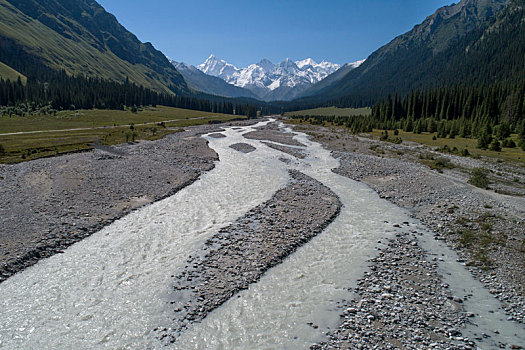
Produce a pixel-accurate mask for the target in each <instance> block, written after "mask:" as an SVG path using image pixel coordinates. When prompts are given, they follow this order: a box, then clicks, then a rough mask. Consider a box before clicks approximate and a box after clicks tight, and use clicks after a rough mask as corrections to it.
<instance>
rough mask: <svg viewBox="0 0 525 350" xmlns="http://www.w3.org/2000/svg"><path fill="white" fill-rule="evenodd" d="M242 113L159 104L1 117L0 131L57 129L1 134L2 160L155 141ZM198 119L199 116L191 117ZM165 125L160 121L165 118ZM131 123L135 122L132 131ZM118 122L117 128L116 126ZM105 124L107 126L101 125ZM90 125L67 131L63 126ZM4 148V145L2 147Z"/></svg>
mask: <svg viewBox="0 0 525 350" xmlns="http://www.w3.org/2000/svg"><path fill="white" fill-rule="evenodd" d="M238 117H239V116H234V115H224V114H215V113H208V112H200V111H191V110H185V109H180V108H172V107H164V106H158V107H155V108H145V109H143V110H141V111H138V112H137V113H131V112H130V111H113V110H80V111H63V112H59V113H58V114H57V115H56V116H41V117H39V116H31V117H11V118H9V117H1V118H0V133H7V132H19V131H35V130H57V131H48V132H43V133H32V134H17V135H0V145H2V147H3V149H4V152H2V153H1V154H0V163H17V162H22V161H26V160H32V159H37V158H42V157H48V156H53V155H57V154H63V153H67V152H77V151H82V150H88V149H91V148H93V146H92V145H93V144H104V145H115V144H119V143H124V142H127V141H130V140H131V134H132V133H133V131H134V132H135V133H136V138H135V139H136V140H155V139H159V138H162V137H164V136H166V135H167V134H170V133H174V132H178V131H180V130H181V129H178V128H182V127H186V126H190V125H200V124H208V123H209V122H211V121H228V120H232V119H236V118H238ZM192 118H199V119H192ZM167 120H172V121H171V122H168V123H165V127H162V126H160V125H157V124H146V125H145V124H144V123H160V122H162V121H167ZM129 124H134V126H133V130H132V129H130V127H129ZM115 125H116V127H115ZM101 127H104V128H101ZM74 128H88V129H86V130H73V131H66V130H64V129H74ZM0 149H1V148H0Z"/></svg>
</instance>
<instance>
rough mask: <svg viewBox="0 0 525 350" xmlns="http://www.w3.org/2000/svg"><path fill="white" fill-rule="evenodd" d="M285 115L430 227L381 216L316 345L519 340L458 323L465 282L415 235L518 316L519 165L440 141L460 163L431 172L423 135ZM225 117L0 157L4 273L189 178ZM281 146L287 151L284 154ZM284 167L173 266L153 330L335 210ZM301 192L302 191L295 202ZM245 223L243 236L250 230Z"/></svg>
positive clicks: (513, 320) (319, 188)
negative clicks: (371, 251)
mask: <svg viewBox="0 0 525 350" xmlns="http://www.w3.org/2000/svg"><path fill="white" fill-rule="evenodd" d="M236 123H239V124H246V123H248V122H236ZM293 128H294V130H296V131H300V132H304V133H307V134H309V135H311V137H312V139H313V140H314V141H316V142H319V143H321V144H322V145H323V146H324V147H325V148H326V149H329V150H331V151H332V156H333V157H335V158H338V159H339V161H340V167H339V168H337V169H332V171H333V172H335V173H337V174H340V175H342V176H344V177H348V178H350V179H353V180H356V181H361V182H364V183H366V184H367V185H368V186H370V187H371V188H372V189H373V190H375V191H376V192H377V193H378V194H379V195H380V196H381V197H382V198H385V199H387V200H389V201H391V202H392V203H394V204H396V205H398V206H400V207H402V208H405V209H407V210H408V211H409V213H410V214H411V216H412V217H413V218H414V219H415V220H419V221H420V222H421V223H422V224H423V225H422V226H424V227H425V228H424V229H422V228H421V227H416V226H414V224H413V223H412V222H411V223H409V222H406V223H393V222H391V223H389V225H391V226H392V229H393V230H394V232H395V233H394V235H393V237H392V238H390V239H388V238H387V239H384V240H382V241H383V242H378V244H377V247H376V250H377V256H376V257H374V258H372V259H371V260H370V266H369V271H368V272H366V273H365V275H364V276H363V277H362V279H361V280H359V281H358V282H357V285H349V286H346V287H347V288H348V289H349V290H351V291H353V296H354V297H353V299H351V300H346V301H341V304H340V305H341V313H342V318H341V324H340V326H339V328H337V329H332V330H331V332H330V336H329V340H328V341H327V342H325V343H322V344H317V345H314V346H313V347H312V348H316V349H317V348H323V349H333V348H351V349H354V348H374V346H379V347H380V348H428V347H432V348H439V349H445V348H447V349H473V348H475V346H476V345H475V343H478V342H485V343H486V344H491V345H490V346H494V345H496V346H500V347H510V346H513V347H512V348H514V349H519V348H521V347H523V346H525V344H516V343H514V342H513V343H508V342H505V341H504V340H503V341H501V340H500V339H503V338H501V337H499V336H498V335H499V334H500V333H502V334H505V332H504V330H503V329H498V328H497V327H498V325H494V328H492V333H490V334H488V333H486V332H485V333H484V334H481V333H480V334H478V335H477V336H478V338H476V337H474V338H472V337H470V338H469V337H468V336H465V335H462V329H463V327H465V326H466V325H468V324H469V322H470V320H471V319H472V318H471V317H474V316H475V315H474V314H470V313H469V312H467V311H468V310H466V308H465V306H464V305H465V303H467V302H468V300H469V298H471V295H469V294H468V293H466V294H464V295H458V294H457V293H455V292H453V291H452V288H449V287H450V286H449V285H448V284H447V283H446V282H445V280H446V278H444V277H446V276H443V272H442V271H441V270H440V269H439V268H438V263H439V261H440V260H442V257H441V255H440V253H441V251H440V252H436V251H432V248H431V247H432V244H429V243H425V244H424V239H423V238H422V237H421V236H423V235H424V234H423V231H424V230H427V231H428V232H430V235H431V236H430V237H431V240H432V241H435V240H436V241H440V242H441V241H444V242H446V244H447V245H448V246H449V247H452V248H453V250H455V251H456V252H457V254H458V256H459V257H458V259H457V260H458V262H459V263H464V264H465V265H466V266H468V269H469V270H470V271H471V273H472V274H473V275H474V276H475V277H476V278H477V279H478V280H479V281H481V282H482V283H483V284H484V285H485V287H486V288H487V289H488V291H489V292H490V293H491V294H492V295H493V296H494V297H496V298H498V299H499V300H500V301H501V302H502V303H503V305H504V308H505V311H506V313H507V315H506V317H507V320H506V321H505V322H507V321H508V323H509V324H515V325H517V328H516V329H522V328H519V327H521V325H519V323H522V324H523V323H524V322H525V300H524V295H525V259H524V255H525V226H524V225H523V222H524V221H525V200H524V197H523V186H522V185H523V183H525V170H524V169H523V168H520V167H514V166H511V165H505V164H498V163H485V162H483V161H482V160H474V159H469V158H460V157H455V156H450V155H447V156H446V157H449V158H450V160H451V161H452V162H453V163H454V164H455V168H453V169H448V170H447V169H445V170H444V172H443V173H438V172H437V171H435V170H431V169H430V168H428V166H427V165H424V164H422V163H421V161H420V154H425V156H426V155H427V154H428V153H432V151H431V150H428V149H426V148H423V147H422V146H420V145H416V144H408V145H407V144H401V145H394V144H390V143H385V142H380V141H376V140H371V139H368V138H362V137H356V136H354V135H350V134H348V133H346V132H345V131H344V130H343V129H342V128H339V129H337V128H325V127H319V126H310V125H300V126H293ZM221 130H222V129H221V125H218V126H215V125H214V126H211V125H206V126H198V127H190V128H187V129H186V131H184V132H181V133H177V134H172V135H168V136H166V137H165V138H164V139H162V140H157V141H151V142H150V141H147V142H140V143H138V144H132V145H130V144H124V145H120V146H114V147H105V148H101V149H97V150H95V151H91V152H86V153H79V154H70V155H65V156H61V157H55V158H46V159H39V160H35V161H31V162H26V163H21V164H16V165H0V183H1V184H2V189H3V191H2V192H1V193H0V200H1V201H2V203H3V205H2V207H0V217H1V218H2V221H0V224H1V226H0V282H2V281H3V280H5V279H7V278H8V277H9V276H11V275H13V274H14V273H16V272H18V271H21V270H23V269H25V268H26V267H28V266H30V265H33V264H34V263H36V262H37V261H38V260H40V259H43V258H45V257H48V256H51V255H54V254H56V253H60V252H62V251H63V249H65V248H67V247H68V246H70V245H72V244H73V243H75V242H77V241H79V240H82V239H83V238H84V237H86V236H88V235H90V234H91V233H93V232H95V231H97V230H99V229H101V228H102V227H103V226H106V225H108V224H109V223H111V222H113V221H114V220H116V219H118V218H120V217H122V216H124V215H126V214H127V213H129V212H130V211H132V210H134V209H136V208H139V207H141V206H144V205H146V204H149V203H152V202H154V201H158V200H160V199H162V198H165V197H167V196H169V195H171V194H173V193H175V192H177V191H178V190H179V189H181V188H182V187H184V186H186V185H188V184H190V183H192V182H194V181H195V180H196V179H197V178H198V177H199V176H200V175H201V174H202V173H203V172H206V171H208V170H210V169H212V168H213V167H214V161H216V160H217V158H218V156H217V154H216V153H215V152H214V151H213V150H211V149H210V148H209V147H208V146H207V141H206V140H205V139H203V138H201V137H199V135H200V134H202V133H210V132H214V131H216V132H217V133H216V134H215V136H214V135H213V134H212V135H210V137H218V138H220V137H221V134H220V131H221ZM222 136H224V135H222ZM243 136H244V137H245V139H246V140H249V139H257V140H264V144H265V145H267V146H269V147H270V148H272V149H274V150H278V151H280V152H282V154H283V155H284V154H287V155H291V156H293V158H296V159H297V160H301V159H303V158H304V157H305V156H306V154H305V153H304V151H305V150H302V149H301V143H299V142H297V140H296V139H294V138H293V134H292V133H289V132H284V131H283V129H282V128H279V127H278V126H277V125H276V124H275V123H271V124H269V125H268V126H265V127H262V128H260V129H259V130H256V131H252V132H248V133H246V134H244V135H243ZM234 146H235V147H234ZM231 147H232V148H234V149H236V150H238V151H240V152H243V153H246V156H247V157H249V153H250V152H251V151H252V150H253V149H254V148H253V147H252V146H250V145H249V144H245V143H238V144H236V145H232V146H231ZM436 156H437V155H436ZM439 156H443V155H439ZM280 160H281V161H282V162H285V163H287V162H288V163H289V162H291V160H290V158H289V157H288V158H282V159H281V158H280ZM288 163H287V164H288ZM479 166H483V167H487V168H489V169H491V170H493V172H494V174H495V175H494V176H493V178H492V180H493V181H496V182H497V183H494V184H493V185H491V186H492V187H493V188H499V189H504V191H505V192H506V193H512V194H514V196H510V195H502V194H498V193H496V192H494V191H493V190H482V189H479V188H476V187H474V186H472V185H470V184H469V183H468V179H469V175H468V174H469V169H471V168H473V167H479ZM290 177H291V180H290V182H289V183H288V185H287V186H286V187H284V188H282V189H281V190H279V191H278V192H277V193H276V194H274V196H273V197H272V199H271V200H269V201H266V202H264V203H263V204H261V205H260V206H257V207H256V208H255V209H253V210H252V211H250V212H249V213H248V214H246V215H245V216H243V217H241V218H239V219H238V220H237V221H235V222H234V223H232V224H231V225H230V226H228V227H226V228H224V229H222V230H221V231H220V232H219V233H218V234H217V235H215V236H213V237H212V238H211V239H209V240H208V241H207V243H206V245H204V246H203V247H202V249H201V251H199V252H197V255H196V256H195V255H194V256H193V257H190V259H189V260H188V264H187V266H186V267H185V269H183V270H182V271H179V275H177V276H175V275H174V276H173V278H174V285H175V290H176V291H179V290H180V291H182V292H181V295H182V297H181V299H179V300H178V304H176V303H172V304H174V305H173V309H174V310H175V312H176V313H179V315H178V316H177V317H176V318H175V319H174V320H175V322H176V323H177V324H175V325H174V326H173V327H172V329H170V330H166V329H158V330H156V331H157V332H158V334H160V337H165V338H166V337H167V339H169V340H171V341H175V339H176V338H177V336H178V334H179V333H180V332H182V331H183V330H184V329H185V328H187V327H189V326H190V325H191V324H193V323H194V322H195V321H200V320H202V319H203V318H205V317H206V315H207V314H208V313H209V312H211V311H212V310H213V309H215V308H216V307H218V306H219V305H221V304H222V303H224V302H225V301H226V300H228V299H229V298H230V297H231V296H233V295H235V294H236V293H237V292H238V291H239V290H242V289H245V288H247V287H248V285H249V284H251V283H254V282H256V281H257V280H258V279H259V278H260V276H261V275H262V274H263V273H264V272H265V271H266V270H267V269H269V268H271V267H273V266H275V265H276V264H279V263H281V262H282V260H283V259H284V258H285V257H286V256H288V255H289V254H291V253H292V252H293V251H294V250H295V249H297V247H298V246H300V245H303V244H305V243H306V242H307V241H308V240H310V239H311V238H312V237H313V236H315V234H317V233H319V232H320V231H321V230H322V229H323V228H324V227H326V225H328V224H329V223H330V222H331V221H332V220H333V218H334V216H336V215H337V213H338V212H339V210H340V205H341V204H340V202H339V201H338V199H337V196H336V195H335V194H334V193H333V192H331V191H330V189H328V188H327V187H325V186H324V185H323V184H321V183H319V182H317V181H316V180H314V179H312V178H310V177H308V176H306V175H304V174H302V173H299V172H291V173H290ZM514 179H517V181H516V180H514ZM302 196H304V198H303V197H302ZM301 200H305V203H306V204H307V205H300V204H301V203H302V202H301ZM342 210H344V208H343V209H342ZM310 218H312V219H310ZM247 232H250V233H251V236H250V237H251V239H250V240H248V239H246V238H245V235H246V233H247ZM283 232H285V233H286V234H284V235H283ZM425 232H426V231H425ZM387 236H388V235H387V233H386V232H385V237H387ZM246 247H247V248H246ZM254 254H255V255H254ZM257 254H259V255H257ZM237 255H238V256H237ZM254 256H259V258H254ZM454 263H457V262H456V261H454ZM224 276H227V277H228V276H229V277H228V278H226V277H224ZM225 278H226V279H225ZM225 280H227V281H229V282H228V283H226V284H225V283H223V282H224V281H225ZM186 290H187V291H186ZM188 293H189V294H188ZM489 312H490V311H489ZM177 320H178V321H177ZM311 326H312V327H313V328H315V329H317V325H314V324H312V325H311ZM509 329H510V328H509ZM0 335H1V334H0ZM486 338H491V339H493V341H490V339H489V341H487V340H486Z"/></svg>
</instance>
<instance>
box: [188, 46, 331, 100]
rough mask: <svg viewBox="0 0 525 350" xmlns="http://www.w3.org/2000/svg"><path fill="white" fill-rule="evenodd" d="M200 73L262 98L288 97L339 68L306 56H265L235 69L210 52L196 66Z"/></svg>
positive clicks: (285, 98)
mask: <svg viewBox="0 0 525 350" xmlns="http://www.w3.org/2000/svg"><path fill="white" fill-rule="evenodd" d="M197 68H198V69H199V70H201V71H202V72H203V73H206V74H209V75H213V76H215V77H219V78H222V79H223V80H224V81H226V82H227V83H229V84H232V85H235V86H238V87H243V88H246V89H249V90H251V91H252V92H253V93H255V94H256V95H257V96H258V97H259V98H261V99H264V100H268V101H269V100H291V99H293V98H295V97H296V96H299V95H300V94H301V93H302V92H303V91H304V90H306V89H307V88H308V87H309V86H311V85H312V84H315V83H317V82H319V81H320V80H322V79H324V78H325V77H327V76H328V75H330V74H332V73H333V72H335V71H336V70H338V69H339V68H340V65H338V64H336V63H330V62H326V61H323V62H321V63H316V62H315V61H314V60H313V59H311V58H307V59H304V60H302V61H296V62H294V61H292V60H290V59H288V58H287V59H286V60H284V61H282V62H280V63H277V64H274V63H272V62H271V61H269V60H267V59H263V60H261V61H260V62H259V63H256V64H251V65H249V66H248V67H246V68H237V67H235V66H234V65H232V64H230V63H228V62H226V61H224V60H221V59H219V58H217V57H215V56H214V55H211V56H210V57H208V59H207V60H206V61H205V62H204V63H202V64H200V65H198V66H197Z"/></svg>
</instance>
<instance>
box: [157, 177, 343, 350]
mask: <svg viewBox="0 0 525 350" xmlns="http://www.w3.org/2000/svg"><path fill="white" fill-rule="evenodd" d="M340 209H341V203H340V201H339V199H338V198H337V196H336V195H335V194H334V193H333V192H332V191H331V190H330V189H328V188H327V187H326V186H324V185H322V184H321V183H320V182H318V181H316V180H314V179H312V178H311V177H308V176H306V175H304V174H302V173H300V172H298V171H290V181H289V183H288V185H287V186H286V187H285V188H283V189H281V190H279V191H277V192H276V193H275V195H274V196H273V197H272V198H271V199H270V200H268V201H267V202H265V203H263V204H261V205H259V206H257V207H255V208H254V209H252V210H250V211H249V212H248V213H247V214H246V215H245V216H244V217H242V218H239V219H238V220H237V221H236V222H235V223H233V224H232V225H230V226H228V227H226V228H223V229H221V230H220V232H218V233H217V234H216V235H215V236H213V237H212V238H210V239H209V240H208V241H207V242H206V243H205V246H204V247H203V248H202V250H201V251H200V252H198V253H197V254H195V255H194V256H192V257H191V258H190V259H189V260H188V261H187V263H188V264H187V265H186V267H185V268H184V270H183V271H180V272H179V273H178V274H177V275H176V276H175V280H174V287H173V288H174V294H173V299H174V300H173V301H172V302H171V304H172V307H173V308H174V311H175V318H174V326H173V327H172V329H169V330H168V329H162V330H159V332H160V337H161V338H163V339H165V340H167V341H170V342H174V341H175V340H176V338H177V336H178V335H179V334H180V332H182V331H183V330H184V329H186V328H188V327H189V326H190V325H191V324H193V323H194V322H199V321H201V320H202V319H204V318H205V317H206V316H207V315H208V313H210V312H211V311H212V310H214V309H215V308H217V307H218V306H220V305H221V304H223V303H224V302H225V301H227V300H228V299H229V298H231V297H232V296H233V295H234V294H236V293H237V292H238V291H240V290H242V289H246V288H248V286H249V285H250V284H251V283H254V282H256V281H258V280H259V279H260V278H261V276H262V275H263V274H264V272H265V271H266V270H268V269H270V268H272V267H273V266H275V265H277V264H279V263H280V262H281V261H282V260H283V259H285V258H286V257H287V256H288V255H290V254H291V253H293V252H294V251H295V250H296V249H297V248H299V247H300V246H302V245H303V244H305V243H307V242H308V241H309V240H310V239H312V238H313V237H315V236H316V235H317V234H319V233H321V232H322V231H323V229H324V228H325V227H326V226H328V224H329V223H330V222H332V221H333V220H334V219H335V217H337V215H338V213H339V211H340Z"/></svg>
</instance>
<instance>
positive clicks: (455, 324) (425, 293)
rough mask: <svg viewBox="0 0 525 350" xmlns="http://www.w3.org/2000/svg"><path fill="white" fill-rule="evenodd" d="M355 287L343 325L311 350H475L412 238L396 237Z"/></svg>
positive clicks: (458, 309)
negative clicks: (464, 335)
mask: <svg viewBox="0 0 525 350" xmlns="http://www.w3.org/2000/svg"><path fill="white" fill-rule="evenodd" d="M378 249H379V254H378V256H377V257H375V258H373V259H371V260H370V262H371V266H370V272H366V273H365V275H364V277H363V278H362V279H360V280H359V281H358V283H357V287H356V288H355V289H354V290H353V292H354V294H355V297H354V299H352V300H350V301H348V302H347V303H346V305H345V306H344V308H345V310H344V312H343V314H342V319H343V321H342V323H341V325H340V326H339V328H337V329H336V330H334V331H333V332H331V333H330V335H329V340H328V341H327V342H326V343H323V344H316V345H314V346H312V347H311V349H400V348H401V349H475V347H474V342H472V341H471V340H470V339H468V338H466V337H463V336H462V335H461V329H462V327H463V326H464V325H465V324H466V323H467V322H468V318H469V316H470V315H469V314H466V313H465V312H464V309H463V306H462V302H463V301H462V299H461V298H459V297H457V296H453V295H452V294H451V293H450V292H449V290H448V285H446V284H444V283H443V281H442V278H441V276H440V275H439V274H438V272H437V264H436V263H435V262H432V261H429V259H427V256H426V253H425V251H424V250H423V249H421V247H420V246H419V244H418V240H417V237H416V235H415V234H414V233H407V232H404V233H401V232H400V233H397V234H396V237H395V238H393V239H391V240H389V242H388V246H387V247H386V248H384V249H381V248H378Z"/></svg>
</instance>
